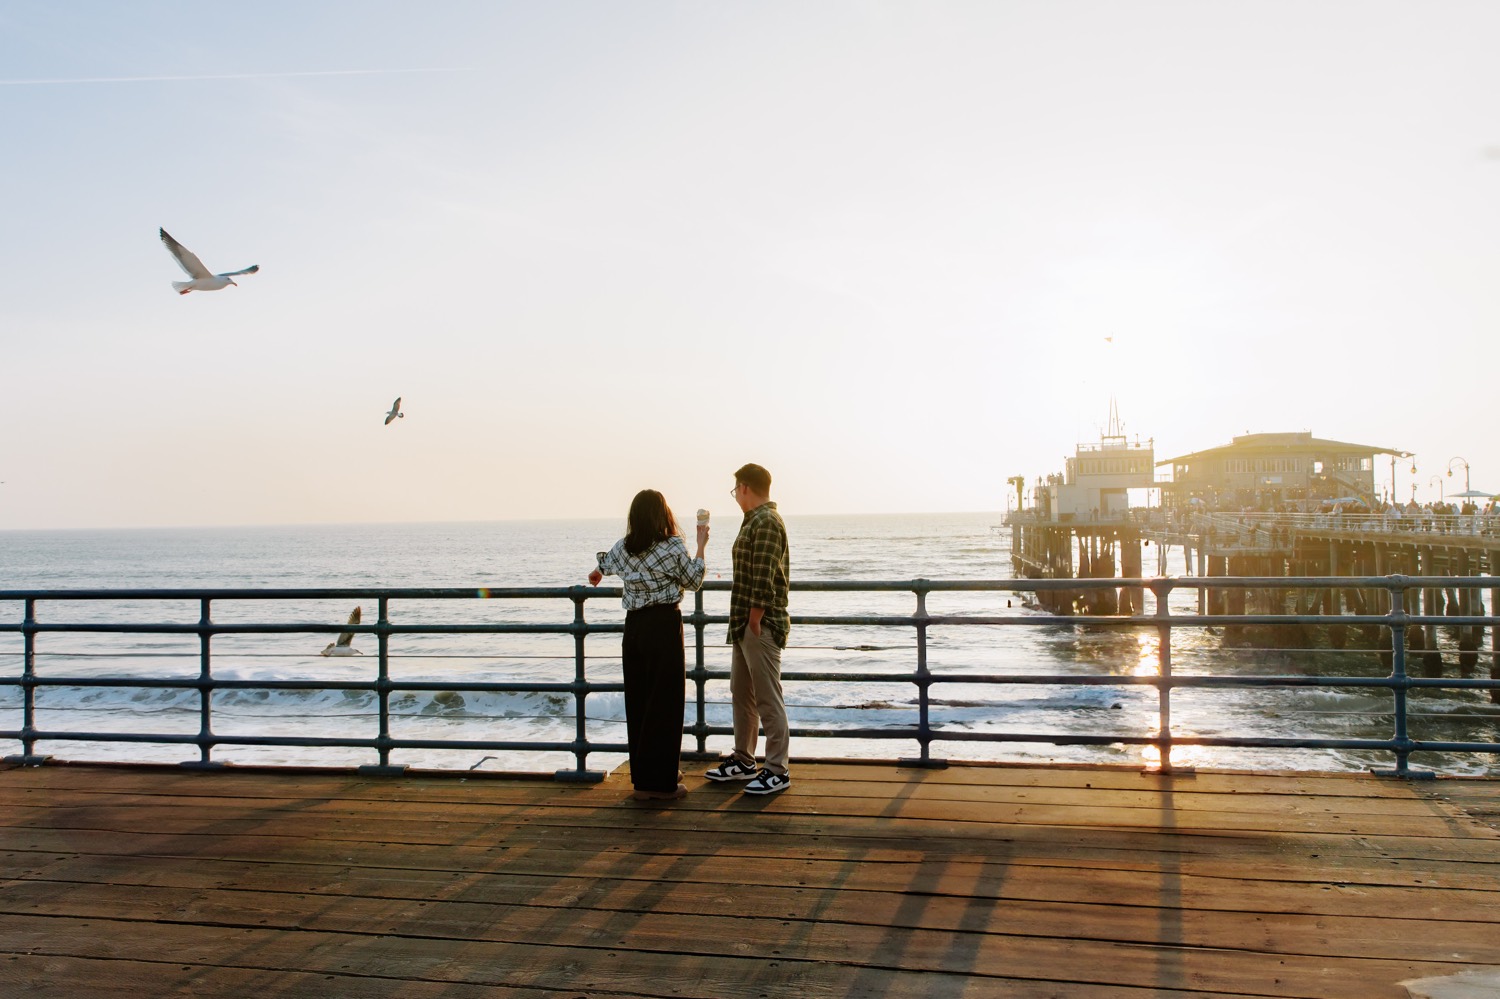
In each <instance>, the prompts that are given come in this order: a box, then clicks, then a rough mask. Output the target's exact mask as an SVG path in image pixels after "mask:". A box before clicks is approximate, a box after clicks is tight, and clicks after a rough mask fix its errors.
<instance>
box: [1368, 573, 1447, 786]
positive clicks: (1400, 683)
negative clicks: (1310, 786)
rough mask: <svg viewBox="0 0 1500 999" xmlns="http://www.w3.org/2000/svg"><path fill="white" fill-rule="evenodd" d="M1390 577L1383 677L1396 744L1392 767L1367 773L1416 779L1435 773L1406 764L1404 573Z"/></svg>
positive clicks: (1405, 583)
mask: <svg viewBox="0 0 1500 999" xmlns="http://www.w3.org/2000/svg"><path fill="white" fill-rule="evenodd" d="M1386 578H1388V579H1389V580H1390V587H1391V611H1390V614H1389V615H1388V616H1389V617H1390V619H1391V627H1390V631H1391V675H1390V676H1389V677H1387V678H1386V679H1388V680H1389V681H1390V684H1391V695H1392V697H1393V699H1394V701H1395V728H1396V730H1395V732H1393V733H1392V735H1391V739H1392V741H1393V742H1394V743H1395V744H1396V748H1395V753H1396V766H1395V769H1393V770H1382V769H1378V768H1371V771H1370V772H1371V773H1373V774H1375V775H1376V776H1378V777H1406V778H1410V779H1416V780H1431V779H1433V778H1435V777H1436V776H1437V774H1435V773H1433V772H1432V771H1430V770H1412V769H1410V768H1408V766H1407V758H1408V757H1409V756H1411V749H1410V748H1409V747H1410V745H1411V738H1410V737H1409V735H1408V734H1407V727H1406V700H1407V699H1406V692H1407V690H1409V689H1410V684H1409V683H1408V677H1407V674H1406V626H1407V620H1406V618H1407V615H1406V589H1407V585H1408V584H1407V579H1406V577H1405V576H1399V575H1393V576H1388V577H1386Z"/></svg>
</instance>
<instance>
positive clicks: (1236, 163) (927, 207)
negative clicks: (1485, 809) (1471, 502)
mask: <svg viewBox="0 0 1500 999" xmlns="http://www.w3.org/2000/svg"><path fill="white" fill-rule="evenodd" d="M1497 43H1500V4H1495V3H1493V2H1490V0H1476V2H1462V0H1453V2H1443V3H1437V4H1432V3H1416V2H1399V3H1393V2H1382V0H1320V2H1315V3H1308V2H1305V0H1287V2H1280V0H1253V2H1250V0H1221V2H1215V3H1202V2H1197V0H1181V2H1149V0H1148V2H1130V0H1056V2H1041V0H1033V2H1016V0H975V2H948V0H922V2H920V3H918V2H904V3H886V2H878V0H861V2H819V3H805V2H782V0H767V2H757V3H728V2H726V3H704V2H691V3H690V2H629V3H627V2H618V0H609V2H589V0H576V2H562V3H540V2H527V3H515V2H510V3H507V2H470V3H460V2H444V0H434V2H430V3H424V4H420V5H418V4H407V3H396V2H378V0H374V2H372V0H361V2H359V3H332V2H327V3H320V2H315V0H298V2H280V0H267V2H259V3H256V4H254V5H248V6H247V5H216V6H214V5H210V6H208V7H205V6H203V5H202V4H189V3H132V4H117V3H112V2H111V3H105V2H86V0H80V2H70V3H67V4H58V3H52V2H44V0H5V2H3V3H0V137H3V138H0V143H3V149H4V155H0V190H3V191H4V202H5V206H6V211H5V223H6V225H5V232H6V236H5V238H3V239H0V371H3V372H4V376H3V381H0V384H3V387H4V399H5V414H6V415H5V419H4V423H3V429H0V482H3V483H4V484H3V485H0V530H6V529H32V528H73V527H133V526H199V525H237V524H260V523H318V522H391V521H446V520H507V519H530V518H560V517H606V516H619V517H621V518H623V516H624V513H625V510H626V508H627V507H628V504H629V501H630V498H631V497H632V496H633V495H634V493H635V492H636V491H637V490H639V489H642V488H647V487H650V488H656V489H660V490H662V491H663V492H664V493H665V494H666V496H667V499H668V501H669V503H671V504H672V506H673V507H674V508H675V509H677V510H678V511H679V512H680V513H683V514H688V513H690V512H691V511H692V510H693V509H694V508H697V507H708V508H711V509H714V510H716V511H723V512H724V513H725V514H730V513H732V512H733V501H732V500H730V499H729V497H728V496H727V495H726V493H727V491H728V489H729V487H730V486H731V485H732V484H733V471H734V469H735V468H737V467H738V466H739V465H741V464H743V463H745V462H748V461H754V462H758V463H760V464H762V465H765V466H766V467H767V468H769V469H770V470H771V472H772V475H773V478H774V484H773V489H772V492H773V498H775V499H776V500H777V502H778V504H779V505H780V507H781V509H782V510H783V512H787V513H865V512H868V513H882V512H919V511H934V512H936V511H984V510H995V511H999V510H1003V509H1004V506H1005V501H1006V495H1007V492H1008V489H1007V486H1006V485H1005V480H1006V478H1007V477H1009V476H1012V475H1025V476H1027V477H1028V479H1033V480H1034V479H1035V477H1036V476H1038V475H1045V474H1047V473H1049V472H1054V471H1059V470H1060V469H1061V468H1062V464H1063V460H1064V458H1065V457H1066V456H1068V455H1070V454H1072V453H1073V450H1074V447H1075V446H1076V445H1077V444H1078V443H1080V442H1083V443H1089V442H1095V441H1097V439H1098V434H1099V432H1100V430H1101V429H1102V427H1103V426H1104V424H1105V421H1106V420H1107V417H1108V414H1109V406H1110V401H1111V399H1113V400H1115V401H1116V403H1117V405H1118V408H1119V413H1120V416H1121V418H1122V419H1123V420H1124V423H1125V431H1126V433H1127V434H1128V435H1130V436H1132V437H1135V436H1139V437H1140V438H1141V439H1142V440H1144V439H1147V438H1151V439H1153V440H1154V441H1155V445H1156V449H1157V457H1158V458H1159V459H1160V458H1169V457H1172V456H1174V455H1179V454H1185V453H1188V452H1191V451H1196V450H1202V449H1205V448H1209V447H1214V446H1217V445H1220V444H1225V443H1228V442H1229V440H1230V439H1231V438H1232V437H1233V436H1234V435H1236V434H1243V433H1246V432H1253V433H1269V432H1285V431H1301V430H1310V431H1312V432H1313V433H1314V434H1315V435H1316V436H1319V437H1328V438H1333V439H1336V440H1344V441H1354V442H1357V443H1363V444H1373V445H1377V446H1381V447H1389V448H1395V449H1399V450H1402V451H1410V452H1414V453H1415V457H1414V459H1412V460H1409V461H1406V462H1403V463H1402V465H1401V466H1400V467H1399V469H1398V471H1397V478H1398V480H1399V481H1398V483H1397V488H1398V493H1399V496H1400V497H1401V498H1403V499H1405V498H1407V497H1408V496H1409V495H1410V491H1411V489H1412V487H1413V486H1417V487H1418V489H1417V498H1418V499H1419V501H1420V500H1428V499H1436V498H1437V494H1438V489H1439V488H1440V487H1441V488H1443V489H1445V490H1446V491H1447V492H1449V493H1451V492H1454V491H1457V490H1459V489H1462V488H1464V487H1463V485H1462V482H1463V478H1462V477H1463V475H1464V472H1465V464H1467V467H1468V471H1469V472H1470V474H1471V476H1472V485H1473V486H1474V487H1475V488H1482V489H1486V490H1490V489H1493V490H1500V436H1497V435H1496V433H1495V432H1494V431H1495V427H1494V420H1493V417H1492V416H1491V413H1490V411H1489V410H1488V407H1486V406H1485V405H1484V403H1483V400H1484V399H1486V398H1492V397H1493V393H1494V387H1495V378H1496V377H1497V366H1496V361H1497V360H1500V350H1497V347H1496V331H1497V330H1500V296H1497V295H1496V292H1495V289H1496V287H1497V282H1496V280H1495V275H1496V272H1497V269H1500V113H1497V112H1500V60H1496V59H1495V58H1494V52H1495V50H1496V45H1497ZM158 227H165V228H166V230H167V231H168V232H170V233H171V234H172V235H173V236H175V237H176V238H177V239H178V240H180V241H181V242H182V243H183V244H184V245H186V246H187V247H188V248H190V249H192V250H193V251H195V252H196V253H197V254H198V255H199V256H200V257H202V258H203V260H204V262H205V263H206V264H207V265H208V266H209V267H210V268H211V269H213V270H216V271H224V270H232V269H238V268H241V267H245V266H248V265H250V264H259V265H260V267H261V269H260V272H259V273H257V274H254V275H250V276H246V277H243V278H239V279H237V280H238V282H239V284H238V286H237V287H231V288H226V289H224V290H222V291H217V292H211V293H203V292H195V293H193V294H189V295H185V296H179V295H177V294H175V293H174V292H173V291H172V288H171V284H170V282H171V281H173V280H179V279H181V278H182V277H183V275H182V274H181V273H180V272H179V271H178V269H177V267H176V265H175V264H174V263H173V261H172V259H171V257H169V256H168V254H167V253H166V251H165V250H164V248H163V247H162V245H161V243H160V242H159V240H158V238H157V229H158ZM398 395H399V396H401V397H402V399H403V409H404V410H405V413H406V417H405V418H404V419H401V420H398V421H395V422H394V423H392V424H391V425H390V426H386V425H385V424H384V423H383V417H384V414H385V412H386V411H387V410H388V409H389V407H390V405H391V401H392V400H393V399H394V398H395V397H396V396H398ZM1413 465H1414V466H1415V468H1416V471H1415V472H1412V471H1411V466H1413ZM1377 469H1378V472H1377V484H1378V485H1381V486H1384V485H1385V484H1386V479H1387V478H1388V476H1389V465H1388V463H1387V462H1385V461H1383V460H1382V461H1380V462H1378V463H1377ZM1450 469H1451V470H1452V471H1453V472H1454V475H1453V476H1452V477H1448V476H1447V475H1446V472H1447V471H1449V470H1450Z"/></svg>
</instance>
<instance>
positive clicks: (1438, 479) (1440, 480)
mask: <svg viewBox="0 0 1500 999" xmlns="http://www.w3.org/2000/svg"><path fill="white" fill-rule="evenodd" d="M1434 482H1436V483H1437V487H1438V503H1442V502H1443V477H1442V476H1441V475H1434V476H1433V477H1432V478H1430V479H1428V480H1427V484H1428V485H1429V486H1430V485H1432V484H1433V483H1434Z"/></svg>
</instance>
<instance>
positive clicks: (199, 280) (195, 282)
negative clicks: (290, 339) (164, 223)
mask: <svg viewBox="0 0 1500 999" xmlns="http://www.w3.org/2000/svg"><path fill="white" fill-rule="evenodd" d="M157 231H158V232H160V233H161V241H162V243H163V244H165V245H166V247H167V252H168V253H170V254H172V259H174V260H176V261H177V264H178V266H179V267H181V268H182V269H183V270H184V271H186V272H187V276H188V277H190V278H192V280H191V281H173V282H172V287H173V288H175V289H176V290H177V294H179V295H186V294H187V293H188V292H190V291H218V290H219V289H220V288H227V287H228V286H229V285H232V284H235V282H234V276H235V275H236V274H254V273H255V272H256V271H258V270H260V264H256V265H255V266H254V267H246V268H244V269H243V270H238V271H225V272H224V273H223V274H215V273H213V272H212V271H210V270H209V269H208V268H207V267H204V266H203V261H201V260H199V259H198V255H197V254H195V253H194V252H193V251H192V250H189V249H188V248H187V247H185V246H183V245H182V244H181V243H179V242H177V240H175V239H173V238H172V237H171V235H170V234H168V232H167V230H165V229H158V230H157ZM235 287H236V288H238V287H239V285H237V284H235Z"/></svg>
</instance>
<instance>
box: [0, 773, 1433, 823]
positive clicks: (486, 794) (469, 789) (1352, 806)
mask: <svg viewBox="0 0 1500 999" xmlns="http://www.w3.org/2000/svg"><path fill="white" fill-rule="evenodd" d="M687 783H688V786H689V787H690V788H691V789H693V790H694V791H702V792H704V793H716V792H717V793H720V794H721V796H723V795H725V794H732V793H734V792H733V791H732V790H730V789H718V788H715V786H714V785H712V784H710V783H708V782H706V781H703V780H700V779H698V778H695V777H688V778H687ZM893 788H894V790H893ZM796 789H797V792H798V794H797V797H822V798H825V799H845V798H868V799H870V800H872V801H877V802H887V801H891V800H893V799H894V798H897V797H899V798H901V799H903V800H920V801H927V802H934V803H937V802H961V803H969V804H995V805H1011V806H1052V807H1064V806H1071V807H1077V808H1087V809H1094V808H1097V807H1099V806H1100V805H1101V803H1104V804H1107V805H1108V807H1111V808H1122V809H1130V808H1135V809H1142V810H1144V811H1146V812H1149V813H1151V815H1156V814H1157V813H1159V811H1160V809H1161V808H1162V807H1163V804H1164V803H1169V804H1170V807H1171V808H1172V810H1173V811H1174V812H1177V813H1179V814H1186V813H1213V814H1217V815H1226V816H1227V815H1239V816H1251V815H1257V816H1258V815H1266V814H1277V815H1298V816H1301V815H1307V814H1318V813H1322V814H1325V815H1339V816H1355V815H1359V816H1363V815H1380V816H1390V817H1397V818H1399V817H1403V816H1406V817H1412V818H1415V819H1426V818H1431V817H1433V816H1434V814H1435V813H1434V808H1435V807H1436V806H1437V805H1438V804H1439V803H1438V802H1437V801H1434V800H1428V799H1425V798H1416V797H1409V798H1394V797H1379V798H1368V799H1360V798H1347V797H1342V796H1339V797H1323V796H1318V797H1313V796H1310V795H1289V794H1276V795H1271V794H1264V793H1253V792H1252V793H1244V794H1202V793H1198V792H1196V791H1181V792H1172V793H1170V794H1168V795H1164V794H1163V793H1162V792H1158V791H1151V790H1105V789H1089V788H1074V787H1050V786H1048V787H1040V788H1037V787H1015V786H1013V785H1001V786H989V785H975V784H953V783H947V784H928V783H916V784H912V785H909V786H902V785H895V784H892V783H889V782H875V781H853V780H828V779H823V778H820V777H814V778H811V779H804V778H802V777H800V776H799V777H798V779H797V782H796ZM414 791H415V789H408V788H401V787H396V788H391V789H384V793H381V794H373V793H370V792H369V791H367V790H365V789H360V791H359V793H354V794H345V795H340V796H339V798H337V799H335V800H330V801H329V802H320V803H319V805H320V807H321V806H325V805H332V804H337V805H340V806H343V807H354V806H355V805H357V804H359V803H368V804H369V805H370V806H371V807H378V805H379V804H380V803H382V802H386V801H391V800H402V801H407V800H413V799H414V798H415V799H418V800H422V801H424V802H427V803H429V804H437V803H438V802H442V803H444V804H448V805H451V806H452V807H454V808H455V809H460V810H461V809H464V808H476V807H483V804H482V803H489V802H502V803H505V804H523V803H528V802H538V801H548V802H552V801H556V803H557V804H558V805H560V806H561V807H570V806H571V807H586V806H589V805H592V804H593V803H595V801H596V798H597V796H598V795H599V794H603V795H610V794H618V795H621V796H624V795H628V794H629V793H630V788H629V785H628V784H626V783H625V782H623V781H621V782H618V783H614V782H610V783H606V784H605V785H603V786H601V787H600V788H599V789H598V791H596V792H594V793H593V794H587V795H569V796H567V797H560V798H559V797H555V795H554V794H553V793H551V792H550V791H549V789H548V788H547V787H546V786H541V787H535V786H533V787H528V786H525V785H521V786H519V787H513V786H510V785H497V784H485V783H479V784H474V785H462V784H461V785H459V786H458V787H457V788H448V787H439V788H433V789H430V790H429V789H423V790H421V791H415V793H414ZM39 794H44V795H45V797H46V799H47V801H48V803H49V805H51V806H52V807H57V806H68V805H82V804H93V803H96V802H97V801H98V800H99V798H100V797H101V795H109V796H110V797H114V798H118V799H120V800H121V801H122V803H123V802H125V801H129V800H150V801H160V796H161V794H162V789H161V788H160V787H158V788H152V789H142V790H138V791H115V790H109V791H101V790H100V789H99V788H98V787H97V786H93V787H77V788H74V787H56V786H49V787H46V788H30V787H28V788H16V787H13V786H9V785H0V805H25V804H27V803H28V802H29V801H31V800H33V799H35V798H36V797H37V796H38V795H39ZM184 801H185V802H189V803H190V802H195V801H204V802H207V803H210V804H212V805H215V806H218V805H227V804H233V803H236V802H238V803H250V802H256V803H262V804H266V805H273V806H274V805H278V804H279V805H282V806H284V807H291V806H293V805H294V804H295V805H298V806H301V805H304V804H305V802H304V801H303V799H301V798H298V797H296V796H294V795H290V794H282V795H278V796H276V797H265V796H261V795H249V794H233V793H230V792H229V791H228V790H227V789H226V790H225V791H224V793H219V794H214V795H212V796H211V797H192V798H185V799H184ZM1189 817H1191V816H1189Z"/></svg>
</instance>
